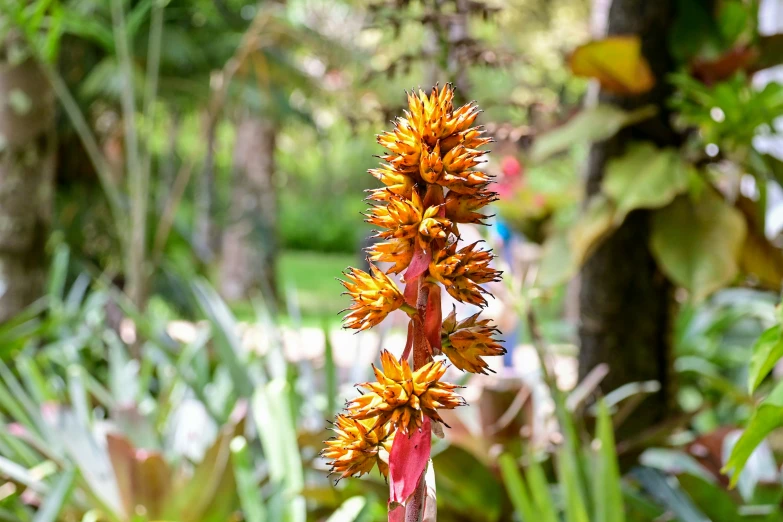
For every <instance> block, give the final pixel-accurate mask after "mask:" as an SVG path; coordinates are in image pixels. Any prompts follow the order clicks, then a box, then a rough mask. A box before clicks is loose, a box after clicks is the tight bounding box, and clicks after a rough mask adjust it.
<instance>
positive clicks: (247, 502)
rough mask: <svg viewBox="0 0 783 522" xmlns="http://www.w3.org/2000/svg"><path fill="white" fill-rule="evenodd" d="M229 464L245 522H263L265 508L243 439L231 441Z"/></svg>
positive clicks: (265, 518) (264, 519)
mask: <svg viewBox="0 0 783 522" xmlns="http://www.w3.org/2000/svg"><path fill="white" fill-rule="evenodd" d="M231 462H232V463H233V465H234V478H235V479H236V481H237V493H238V494H239V502H240V504H241V505H242V514H243V516H244V518H245V520H246V521H247V522H265V521H266V520H268V519H267V516H266V507H265V506H264V502H263V501H262V500H261V494H260V493H259V490H258V489H259V488H258V481H257V480H256V477H255V471H254V469H253V461H252V458H251V456H250V451H248V448H247V440H246V439H245V438H244V437H241V436H240V437H234V440H232V441H231Z"/></svg>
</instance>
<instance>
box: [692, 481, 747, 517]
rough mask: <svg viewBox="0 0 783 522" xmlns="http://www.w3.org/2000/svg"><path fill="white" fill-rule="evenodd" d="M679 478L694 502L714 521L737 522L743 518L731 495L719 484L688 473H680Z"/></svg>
mask: <svg viewBox="0 0 783 522" xmlns="http://www.w3.org/2000/svg"><path fill="white" fill-rule="evenodd" d="M677 480H678V482H679V483H680V487H682V489H683V490H685V492H686V493H687V494H688V496H690V497H691V500H693V503H694V504H696V506H697V507H698V508H699V510H701V511H703V512H704V514H705V515H707V516H708V517H709V519H710V520H711V521H712V522H736V521H737V520H740V519H741V517H740V514H739V512H738V510H737V505H736V504H735V502H734V500H733V499H732V497H731V495H730V494H729V493H728V492H726V491H725V490H723V489H722V488H721V487H720V486H718V485H717V484H715V483H713V482H709V481H707V480H705V479H704V478H702V477H697V476H696V475H690V474H688V473H684V474H682V475H679V476H678V477H677Z"/></svg>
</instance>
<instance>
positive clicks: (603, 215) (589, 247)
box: [568, 194, 619, 266]
mask: <svg viewBox="0 0 783 522" xmlns="http://www.w3.org/2000/svg"><path fill="white" fill-rule="evenodd" d="M616 215H617V207H616V206H615V204H614V203H613V202H612V201H610V200H609V199H608V198H607V197H606V196H604V195H602V194H600V195H598V196H594V197H593V198H591V199H590V202H589V203H588V204H587V208H586V209H585V211H584V212H583V214H582V215H581V216H580V217H579V219H578V220H577V222H576V223H575V224H574V225H573V227H571V231H570V232H569V234H568V244H569V246H570V247H571V249H572V250H573V258H574V260H575V262H576V264H577V266H581V265H582V263H584V262H585V261H586V260H587V258H588V257H590V255H591V254H592V253H593V252H594V251H595V249H596V248H597V247H598V245H600V244H601V241H603V240H604V238H606V237H607V236H608V235H609V234H611V233H612V232H613V231H614V230H615V229H616V228H617V225H618V224H619V223H618V220H617V219H616V218H615V216H616Z"/></svg>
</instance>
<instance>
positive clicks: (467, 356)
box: [441, 307, 506, 374]
mask: <svg viewBox="0 0 783 522" xmlns="http://www.w3.org/2000/svg"><path fill="white" fill-rule="evenodd" d="M479 315H480V312H479V313H477V314H474V315H471V316H470V317H467V318H465V319H463V320H462V321H459V322H457V310H456V307H455V308H454V310H453V311H452V312H451V314H449V316H448V317H446V319H445V320H444V321H443V326H442V328H441V349H442V350H443V353H444V354H446V356H447V357H448V358H449V360H450V361H451V363H452V364H453V365H454V366H456V367H457V368H459V369H460V370H462V371H466V372H471V373H484V374H486V373H487V370H489V365H488V364H487V362H486V361H485V360H484V359H483V357H490V356H497V355H503V354H505V353H506V349H505V348H503V347H502V346H501V345H500V341H498V340H497V339H495V338H494V335H495V334H498V333H500V332H499V331H498V329H497V327H495V326H490V322H491V321H490V320H489V319H479V318H478V317H479ZM489 371H491V370H489Z"/></svg>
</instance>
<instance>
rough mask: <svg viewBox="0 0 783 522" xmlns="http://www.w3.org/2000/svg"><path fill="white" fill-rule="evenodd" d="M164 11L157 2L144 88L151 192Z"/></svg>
mask: <svg viewBox="0 0 783 522" xmlns="http://www.w3.org/2000/svg"><path fill="white" fill-rule="evenodd" d="M163 10H164V2H161V1H156V2H154V3H153V7H152V20H151V22H150V36H149V51H148V52H147V74H146V84H145V86H144V121H145V123H146V124H147V125H149V126H150V132H149V133H148V134H147V140H146V143H145V147H144V149H145V150H144V167H143V169H144V170H143V172H144V181H145V182H146V183H147V187H146V189H145V191H148V190H149V179H150V171H151V168H152V136H153V132H152V128H151V126H152V121H153V111H154V110H155V100H156V98H157V95H158V77H159V75H160V49H161V41H162V40H163Z"/></svg>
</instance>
